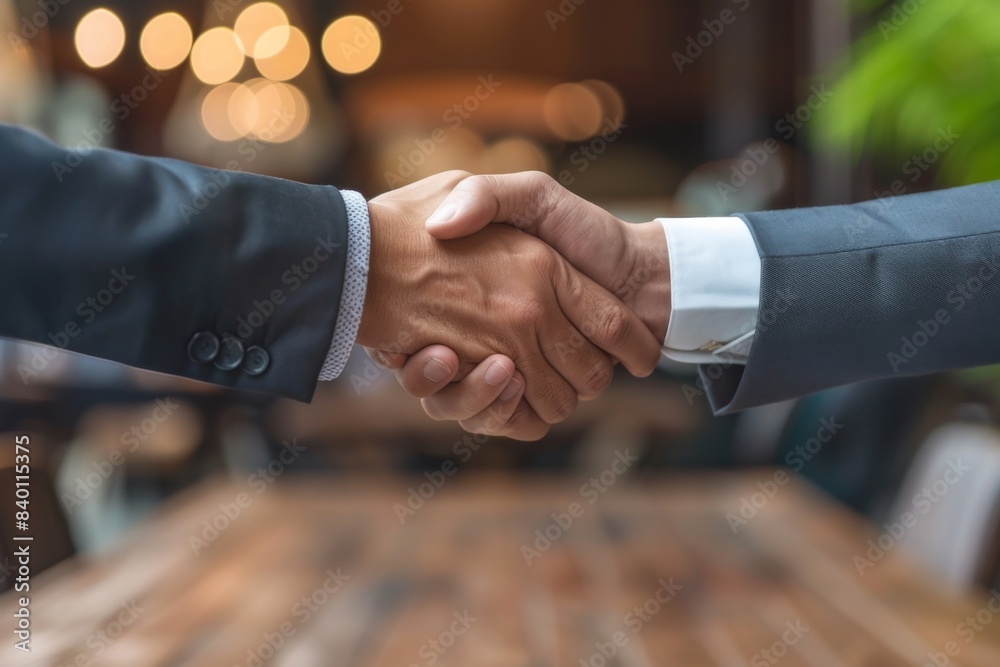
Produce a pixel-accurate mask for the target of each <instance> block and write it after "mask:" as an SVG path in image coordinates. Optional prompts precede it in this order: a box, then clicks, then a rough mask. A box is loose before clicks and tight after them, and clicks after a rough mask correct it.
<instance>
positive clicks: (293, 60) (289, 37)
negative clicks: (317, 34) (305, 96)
mask: <svg viewBox="0 0 1000 667" xmlns="http://www.w3.org/2000/svg"><path fill="white" fill-rule="evenodd" d="M281 30H282V29H281V28H272V29H271V30H269V31H268V32H267V33H266V34H265V35H264V36H263V37H262V38H261V39H260V41H259V42H258V44H261V43H263V42H266V41H268V40H269V39H270V35H271V33H274V32H276V31H277V32H280V31H281ZM254 62H255V63H256V65H257V69H258V70H259V71H260V73H261V74H262V75H264V76H265V77H267V78H268V79H271V80H272V81H288V80H289V79H294V78H295V77H297V76H298V75H299V74H301V73H302V70H304V69H305V68H306V65H308V64H309V39H308V38H307V37H306V36H305V34H304V33H303V32H302V31H301V30H299V29H298V28H291V29H289V30H288V31H287V33H286V35H285V46H284V48H282V49H281V50H279V51H278V52H277V53H275V54H274V55H273V56H271V57H269V58H254Z"/></svg>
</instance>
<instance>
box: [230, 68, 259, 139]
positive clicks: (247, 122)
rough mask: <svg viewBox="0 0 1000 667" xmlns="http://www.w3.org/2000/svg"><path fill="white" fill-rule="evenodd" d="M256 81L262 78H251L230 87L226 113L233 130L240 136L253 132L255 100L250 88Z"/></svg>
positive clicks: (255, 115) (255, 109) (255, 111)
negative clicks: (244, 82)
mask: <svg viewBox="0 0 1000 667" xmlns="http://www.w3.org/2000/svg"><path fill="white" fill-rule="evenodd" d="M257 81H263V79H253V80H252V81H249V82H247V83H246V84H242V83H241V84H239V85H237V86H236V87H235V88H233V89H231V92H230V95H229V104H228V106H227V112H228V113H227V115H228V117H229V123H230V125H231V126H232V128H233V130H234V131H235V132H236V133H237V134H238V135H239V136H241V137H246V136H249V135H250V134H251V132H253V125H254V122H256V118H257V100H256V99H255V98H254V94H253V91H252V90H251V89H250V87H251V86H252V85H254V83H255V82H257Z"/></svg>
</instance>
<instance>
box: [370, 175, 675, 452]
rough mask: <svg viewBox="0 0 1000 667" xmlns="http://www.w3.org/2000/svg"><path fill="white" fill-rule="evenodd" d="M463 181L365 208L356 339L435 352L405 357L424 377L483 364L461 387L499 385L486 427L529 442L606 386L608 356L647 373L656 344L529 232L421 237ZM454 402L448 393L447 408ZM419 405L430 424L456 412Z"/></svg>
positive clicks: (447, 180)
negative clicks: (494, 416) (496, 406)
mask: <svg viewBox="0 0 1000 667" xmlns="http://www.w3.org/2000/svg"><path fill="white" fill-rule="evenodd" d="M467 176H468V175H467V174H464V173H461V172H449V173H446V174H440V175H438V176H435V177H432V178H429V179H425V180H423V181H420V182H419V183H415V184H413V185H411V186H408V187H406V188H402V189H400V190H396V191H393V192H390V193H388V194H386V195H383V196H382V197H379V198H377V199H375V200H372V201H371V202H370V204H369V213H370V217H371V233H372V250H371V258H370V262H369V267H370V268H369V278H368V290H367V295H366V298H365V307H364V311H363V314H362V319H361V327H360V330H359V332H358V342H359V343H361V344H362V345H364V346H366V347H369V348H375V349H378V350H393V351H395V352H398V353H401V354H403V355H406V354H412V353H415V352H417V351H418V350H421V349H422V348H425V347H427V346H428V345H431V344H440V345H443V346H445V348H444V350H445V351H444V352H442V348H431V350H430V351H429V352H428V351H424V352H422V353H421V354H419V355H416V356H415V357H414V358H413V360H412V361H411V363H416V364H420V366H419V368H418V375H419V377H421V378H423V379H424V380H428V379H432V378H441V379H442V381H447V380H450V379H453V378H455V377H457V376H458V377H460V375H459V374H460V373H462V372H463V371H468V370H469V369H472V368H473V366H476V364H479V363H480V362H483V363H482V364H481V365H479V366H478V367H476V368H475V369H474V370H473V371H472V372H471V374H470V375H469V376H468V379H469V381H470V383H482V384H484V385H485V386H487V387H490V388H491V389H493V388H498V389H497V391H496V396H494V398H498V397H499V396H500V394H501V393H502V392H503V391H504V390H506V389H510V386H511V383H515V384H514V388H513V389H511V390H510V391H508V393H507V394H504V395H505V396H507V399H508V400H507V403H513V406H511V407H510V410H509V411H508V412H507V413H505V416H504V419H503V422H502V423H499V422H498V423H496V424H494V425H493V426H492V427H491V428H490V430H491V432H504V433H507V434H509V435H511V436H512V437H519V438H522V439H537V438H539V437H541V436H542V435H544V433H545V432H546V431H547V430H548V424H551V423H555V422H558V421H561V420H563V419H565V418H566V417H568V416H569V415H570V414H571V413H572V412H573V410H574V409H575V408H576V404H577V400H578V398H584V399H588V398H594V397H596V396H597V395H599V394H600V393H601V392H602V391H603V390H604V389H605V388H606V387H607V385H608V383H609V382H610V381H611V377H612V374H613V359H612V357H613V358H614V359H617V360H620V361H621V362H622V363H623V364H624V365H625V366H626V367H627V368H628V369H629V370H630V371H631V372H632V373H633V374H636V375H648V374H649V373H651V372H652V371H653V369H654V368H655V366H656V363H657V361H658V359H659V347H660V343H659V341H658V340H657V339H656V338H655V337H654V336H653V335H652V334H651V333H650V332H649V330H648V329H647V327H646V326H644V324H643V322H642V321H641V320H640V319H639V318H638V317H637V316H636V315H635V314H634V313H632V312H631V311H630V310H629V309H628V308H626V307H625V306H624V305H623V304H622V302H621V301H619V300H618V299H617V298H615V297H614V296H612V295H611V294H609V293H608V291H607V290H605V289H604V288H601V287H600V286H598V285H597V284H596V283H594V282H593V281H592V280H590V279H588V278H587V277H586V276H584V275H582V274H580V273H578V272H577V271H576V270H574V269H573V268H572V267H571V266H570V265H569V264H568V263H567V262H566V261H565V260H563V259H562V258H561V257H560V256H559V255H558V253H556V252H555V250H553V249H552V248H551V247H549V246H548V245H546V244H544V243H542V242H541V241H539V240H537V239H534V238H531V236H530V235H529V234H525V233H523V232H521V231H518V230H517V229H512V228H510V227H508V226H502V225H495V226H492V227H490V228H488V229H484V230H482V231H481V232H479V233H477V234H475V235H474V236H473V237H471V238H462V239H456V240H451V241H446V242H444V241H439V240H436V239H434V238H432V237H431V236H430V235H428V234H427V233H426V231H425V229H424V224H423V222H424V221H425V220H426V219H427V217H428V216H429V215H430V214H431V213H432V212H433V211H434V209H435V208H437V207H438V206H439V205H440V204H441V202H442V201H443V200H444V199H445V196H446V195H448V193H452V192H453V191H454V188H455V186H456V185H458V184H459V183H460V182H463V181H464V180H465V178H466V177H467ZM481 226H485V223H484V224H483V225H481ZM471 232H472V230H471V229H470V230H468V233H471ZM435 355H440V356H441V357H442V358H443V359H444V360H443V361H442V359H441V358H433V357H435ZM497 355H501V356H497ZM384 356H385V355H383V357H384ZM376 358H378V357H377V355H376ZM396 358H397V360H398V359H399V355H398V354H397V357H396ZM383 360H384V359H383ZM414 368H416V366H414ZM515 369H516V371H515ZM518 371H519V372H518ZM522 392H523V398H524V400H521V394H522ZM445 396H447V394H445ZM442 398H443V397H442ZM464 400H465V399H463V397H460V396H459V397H456V398H455V401H456V405H457V406H459V407H461V406H462V405H463V401H464ZM425 407H427V408H428V412H429V413H430V414H431V415H432V416H435V417H438V418H449V419H450V418H454V415H455V414H457V413H456V412H454V409H455V406H453V405H450V404H446V403H445V402H442V403H441V405H440V406H437V405H436V404H431V403H428V404H425ZM473 407H475V406H473ZM486 418H488V417H487V416H484V417H483V419H484V420H485V419H486Z"/></svg>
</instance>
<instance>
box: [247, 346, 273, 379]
mask: <svg viewBox="0 0 1000 667" xmlns="http://www.w3.org/2000/svg"><path fill="white" fill-rule="evenodd" d="M270 365H271V355H269V354H268V353H267V350H265V349H264V348H262V347H260V346H258V345H253V346H251V347H249V348H247V353H246V356H244V357H243V372H244V373H246V374H248V375H260V374H261V373H263V372H264V371H266V370H267V367H268V366H270Z"/></svg>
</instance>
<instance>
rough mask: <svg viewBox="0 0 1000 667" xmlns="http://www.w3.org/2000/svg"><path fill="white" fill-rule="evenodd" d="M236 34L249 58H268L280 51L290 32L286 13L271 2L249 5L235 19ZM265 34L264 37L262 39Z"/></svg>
mask: <svg viewBox="0 0 1000 667" xmlns="http://www.w3.org/2000/svg"><path fill="white" fill-rule="evenodd" d="M235 27H236V34H237V35H238V36H239V38H240V41H241V42H242V43H243V48H244V52H245V53H246V55H247V56H249V57H251V58H270V57H272V56H274V55H275V54H277V53H278V52H279V51H281V50H282V49H283V48H284V47H285V44H286V43H287V42H288V37H289V34H290V30H289V24H288V15H287V14H286V13H285V10H283V9H282V8H281V7H279V6H278V5H276V4H274V3H273V2H258V3H256V4H253V5H250V6H249V7H247V8H246V9H244V10H243V12H242V13H240V15H239V17H238V18H237V19H236V26H235ZM264 35H267V38H266V39H262V37H264Z"/></svg>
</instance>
